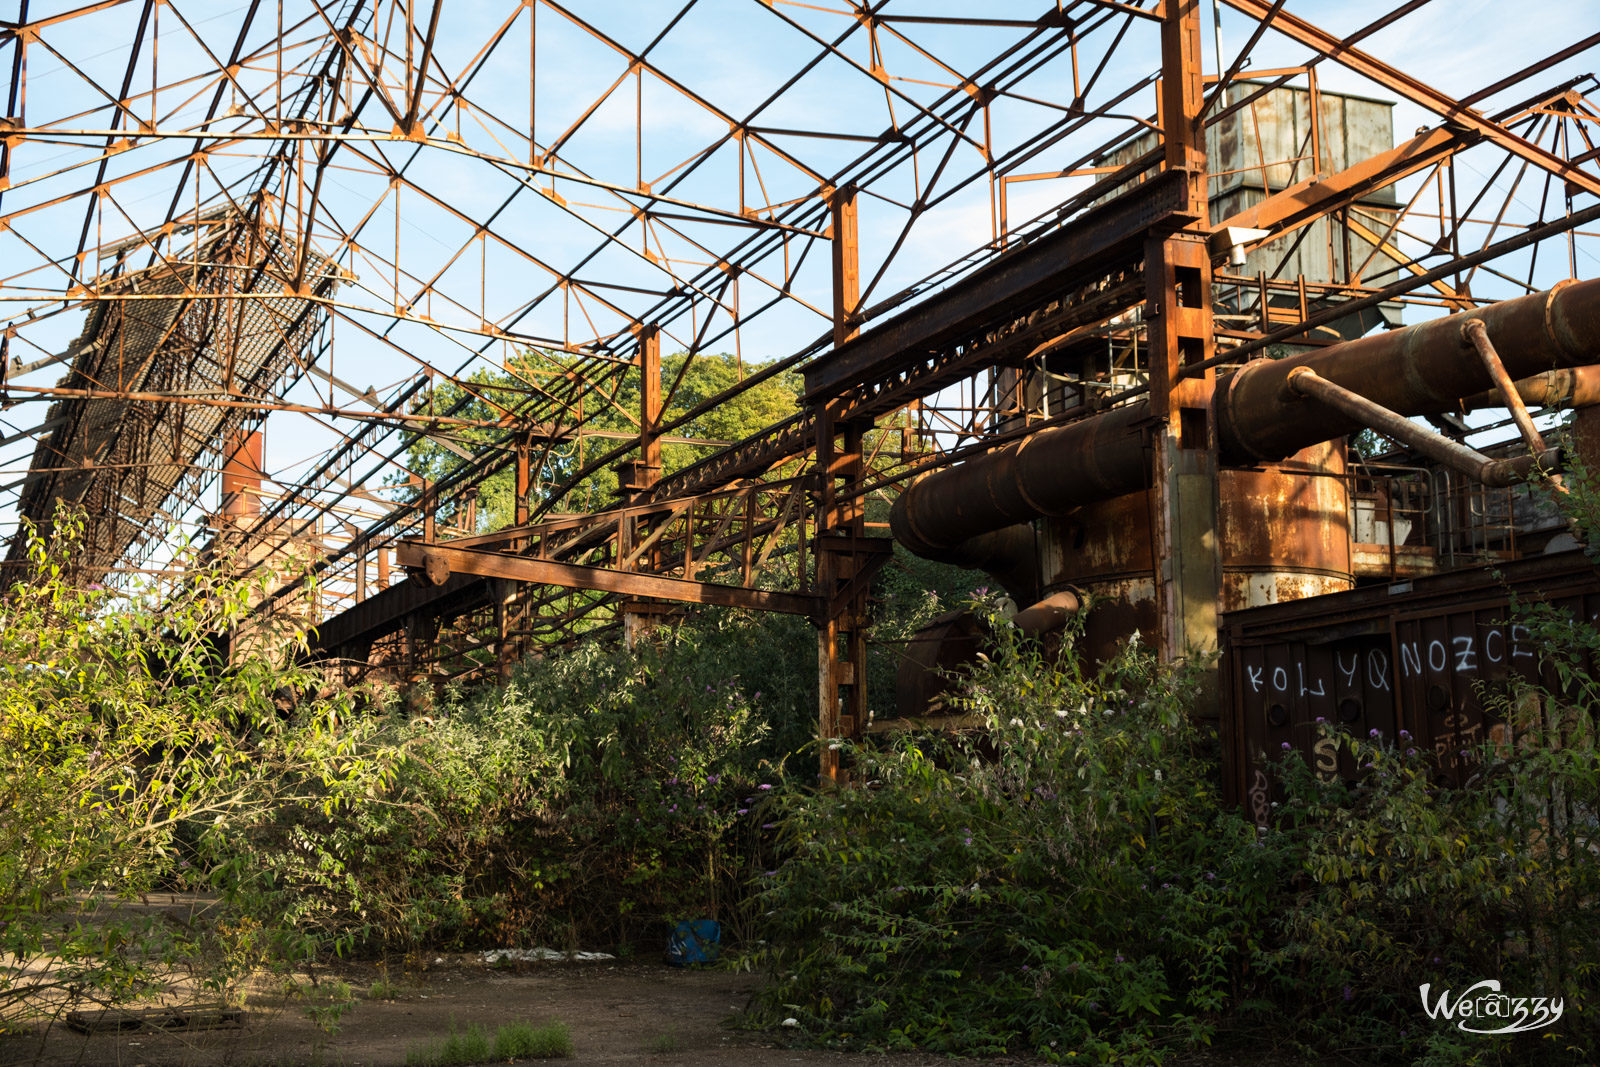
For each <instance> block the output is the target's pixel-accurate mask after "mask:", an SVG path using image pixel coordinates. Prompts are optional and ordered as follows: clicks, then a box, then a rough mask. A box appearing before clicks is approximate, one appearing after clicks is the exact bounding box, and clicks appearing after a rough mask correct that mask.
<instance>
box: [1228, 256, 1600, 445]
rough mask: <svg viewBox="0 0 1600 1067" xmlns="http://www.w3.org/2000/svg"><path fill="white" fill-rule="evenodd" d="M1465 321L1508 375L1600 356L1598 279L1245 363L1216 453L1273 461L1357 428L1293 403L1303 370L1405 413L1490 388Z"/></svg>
mask: <svg viewBox="0 0 1600 1067" xmlns="http://www.w3.org/2000/svg"><path fill="white" fill-rule="evenodd" d="M1472 319H1481V320H1482V321H1483V325H1484V328H1485V330H1486V332H1487V336H1488V338H1489V339H1490V340H1491V341H1492V343H1493V344H1494V347H1495V348H1496V349H1497V350H1498V351H1499V353H1500V356H1501V359H1502V361H1503V363H1504V365H1505V369H1506V371H1507V372H1508V373H1509V374H1510V376H1511V377H1512V378H1513V379H1517V378H1527V377H1531V376H1533V375H1536V374H1540V373H1542V372H1544V371H1549V370H1556V369H1559V368H1562V367H1577V366H1582V365H1584V364H1588V363H1593V362H1595V357H1596V356H1597V355H1600V281H1595V280H1590V281H1582V282H1569V283H1566V284H1564V285H1560V286H1557V287H1556V288H1554V289H1551V290H1549V291H1548V292H1543V293H1531V294H1529V295H1528V296H1521V297H1517V298H1516V299H1514V300H1505V301H1502V302H1500V303H1498V304H1490V305H1489V306H1487V307H1483V308H1479V309H1477V310H1476V311H1470V312H1464V313H1462V314H1459V315H1449V316H1446V317H1443V318H1438V319H1432V320H1430V321H1428V322H1423V323H1419V324H1418V325H1416V326H1408V327H1406V328H1405V329H1401V330H1391V331H1388V332H1386V333H1380V334H1375V335H1373V336H1371V337H1363V338H1360V339H1359V340H1355V341H1346V342H1345V343H1343V344H1339V345H1331V346H1329V347H1327V348H1324V349H1321V350H1319V351H1315V352H1307V353H1304V354H1301V355H1298V356H1291V357H1289V358H1287V359H1277V360H1271V359H1263V360H1257V361H1255V362H1254V363H1250V364H1247V365H1245V366H1243V367H1241V368H1239V370H1237V371H1235V372H1234V373H1233V374H1231V375H1229V376H1228V377H1227V378H1226V379H1224V380H1223V381H1222V382H1219V383H1218V386H1217V391H1216V396H1215V400H1214V402H1213V408H1214V411H1215V415H1216V425H1217V443H1218V450H1219V458H1220V459H1221V461H1222V462H1223V463H1226V464H1239V465H1248V464H1253V463H1258V462H1261V461H1263V460H1265V461H1276V460H1279V459H1282V458H1283V457H1285V456H1288V455H1291V454H1293V453H1294V452H1297V451H1299V450H1300V449H1302V448H1305V447H1306V446H1307V445H1312V444H1316V443H1318V442H1319V441H1328V440H1332V439H1333V438H1335V437H1343V436H1345V435H1346V434H1349V433H1353V432H1354V431H1356V430H1360V429H1363V428H1364V427H1363V424H1362V423H1361V422H1360V421H1358V420H1357V419H1355V418H1353V417H1352V416H1350V415H1349V414H1348V413H1346V412H1343V411H1339V410H1336V409H1324V410H1323V411H1321V412H1318V413H1315V414H1312V413H1308V412H1305V411H1303V410H1300V411H1293V410H1291V406H1292V405H1294V403H1295V400H1294V397H1295V394H1294V393H1293V392H1292V391H1291V390H1290V389H1288V379H1289V375H1290V374H1292V373H1293V372H1294V371H1295V370H1297V369H1299V368H1300V367H1309V368H1310V369H1311V370H1314V371H1316V372H1317V374H1318V375H1319V376H1320V377H1323V378H1325V379H1327V380H1328V381H1330V382H1333V383H1334V384H1335V385H1341V386H1343V387H1344V388H1345V389H1348V390H1349V391H1351V392H1352V393H1355V394H1357V395H1359V396H1362V397H1365V398H1366V399H1368V400H1370V401H1372V402H1373V403H1375V404H1377V405H1378V406H1379V407H1384V408H1388V409H1389V410H1390V411H1394V412H1398V413H1400V414H1402V415H1405V416H1406V417H1408V418H1410V417H1414V416H1418V415H1438V414H1443V413H1444V412H1448V411H1454V410H1456V409H1457V408H1458V407H1459V406H1460V398H1462V397H1464V396H1474V395H1476V394H1478V393H1482V392H1484V391H1486V390H1489V389H1492V388H1493V387H1494V380H1493V378H1492V377H1491V376H1490V374H1489V371H1488V370H1487V369H1485V367H1484V366H1483V364H1482V362H1481V361H1480V360H1479V359H1478V357H1477V355H1476V353H1475V352H1474V351H1473V348H1472V343H1471V341H1470V340H1469V339H1468V338H1467V336H1466V335H1465V333H1464V332H1463V329H1464V327H1465V325H1466V323H1467V322H1468V321H1469V320H1472Z"/></svg>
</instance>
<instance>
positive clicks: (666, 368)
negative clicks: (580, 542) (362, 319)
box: [407, 352, 800, 530]
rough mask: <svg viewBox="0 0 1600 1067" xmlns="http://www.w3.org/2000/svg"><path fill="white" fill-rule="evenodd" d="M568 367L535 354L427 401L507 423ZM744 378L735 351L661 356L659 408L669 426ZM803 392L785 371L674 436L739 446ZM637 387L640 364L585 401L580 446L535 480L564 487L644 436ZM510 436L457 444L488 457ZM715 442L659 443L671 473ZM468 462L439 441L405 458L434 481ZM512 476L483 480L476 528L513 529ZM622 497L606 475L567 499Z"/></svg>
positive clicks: (586, 503)
mask: <svg viewBox="0 0 1600 1067" xmlns="http://www.w3.org/2000/svg"><path fill="white" fill-rule="evenodd" d="M571 365H572V364H571V361H570V360H567V359H565V358H563V357H560V356H558V355H556V354H553V353H548V352H529V353H526V354H524V355H523V357H522V358H521V359H519V360H518V361H517V362H516V363H515V364H514V365H513V366H512V367H511V369H510V370H509V371H508V372H505V373H494V372H489V371H480V372H478V373H476V374H474V375H473V376H472V377H471V378H470V379H468V384H467V385H466V386H463V385H458V384H456V383H454V382H446V383H443V384H441V385H439V386H438V387H437V388H436V389H434V390H433V391H432V393H431V394H430V395H429V397H428V399H427V401H426V403H427V404H428V405H429V406H431V407H432V408H433V409H434V410H438V411H450V412H453V413H454V416H455V417H457V418H461V419H475V420H481V421H486V422H494V421H498V420H501V419H504V418H506V416H507V414H508V413H509V412H516V411H520V410H522V409H524V408H525V407H526V406H527V404H528V403H529V401H530V398H531V397H537V396H539V395H542V394H543V392H545V388H544V386H545V385H547V384H548V383H549V382H550V381H551V380H552V379H553V378H555V379H559V378H561V377H562V376H565V375H567V374H569V373H570V372H571ZM744 376H745V368H743V367H741V365H740V363H739V361H738V360H737V359H736V358H735V357H733V356H732V355H728V354H725V353H723V354H710V353H707V354H702V355H697V356H694V357H693V358H691V357H689V356H688V355H686V354H683V353H679V354H677V355H669V356H663V357H662V360H661V378H662V395H663V398H664V399H665V398H666V397H667V394H668V392H669V391H670V390H672V387H673V384H674V383H675V382H676V383H677V389H676V391H675V392H672V395H671V399H670V402H669V403H667V404H666V406H665V409H664V410H663V412H662V418H663V421H666V420H671V419H675V418H678V417H680V416H682V415H685V414H687V413H688V412H690V411H691V410H693V409H694V408H696V407H697V406H699V405H700V403H701V402H702V401H704V400H706V399H708V398H710V397H712V396H715V395H717V394H718V393H720V392H722V391H723V390H725V389H729V388H732V387H733V386H734V385H736V384H738V383H739V382H740V381H741V380H742V379H743V377H744ZM799 395H800V380H799V376H798V375H796V374H794V373H792V372H790V373H784V374H778V375H775V376H773V377H772V378H769V379H767V380H766V381H764V382H761V383H759V384H757V385H754V386H751V387H750V388H748V389H746V390H745V391H743V392H742V393H740V394H739V395H738V396H736V397H734V398H733V399H731V400H730V401H728V402H726V403H722V404H718V405H717V406H716V407H714V408H712V409H711V410H709V411H706V412H705V413H703V414H701V415H699V416H697V417H696V418H694V419H691V420H690V421H689V422H687V423H685V424H684V425H683V426H681V427H678V428H677V429H675V430H673V431H672V436H674V437H682V438H690V439H696V440H702V441H708V442H715V441H738V440H741V439H742V438H745V437H748V436H749V435H751V434H753V433H755V432H756V431H757V430H761V429H764V428H765V427H767V426H770V425H771V424H773V423H775V422H779V421H781V420H782V419H784V418H786V417H788V416H789V415H792V414H794V412H795V410H796V409H797V399H796V398H797V397H798V396H799ZM639 408H640V381H639V371H638V370H637V368H634V369H630V370H628V371H627V372H626V373H625V374H624V375H623V376H622V380H621V381H620V382H619V383H618V384H617V386H616V388H615V390H614V395H611V394H606V395H603V394H602V391H601V390H595V391H593V392H591V393H590V394H589V395H588V396H587V397H586V398H585V408H584V411H583V416H582V418H583V427H582V430H583V433H584V434H585V435H586V436H584V438H583V439H582V440H581V441H580V440H576V439H574V440H572V441H569V442H566V443H564V444H558V445H552V446H551V448H550V450H549V452H548V453H547V454H546V455H545V458H544V461H543V464H542V466H541V467H540V469H539V470H538V472H537V476H538V478H539V480H540V482H541V483H542V484H545V485H556V484H559V483H561V482H564V481H565V480H567V479H568V478H569V477H571V476H572V475H573V474H575V473H576V472H577V471H578V470H580V469H581V468H582V467H583V466H584V464H585V463H586V462H588V461H590V460H592V459H594V458H595V457H596V456H598V455H600V454H601V453H604V452H608V451H610V450H611V449H613V448H615V447H616V446H617V445H618V444H619V443H621V442H620V438H621V437H622V436H623V435H633V434H637V433H638V432H639ZM505 436H506V431H505V430H504V429H501V428H499V427H487V426H486V427H467V428H465V429H463V430H461V431H460V432H459V433H457V434H454V435H453V437H454V440H455V443H456V444H457V445H458V446H465V447H466V448H467V449H468V450H469V451H474V452H476V451H481V450H483V449H485V448H489V447H493V446H497V445H500V444H501V443H502V442H503V440H504V438H505ZM713 448H714V446H713V445H709V444H706V445H696V444H687V443H683V442H668V443H665V444H663V445H662V448H661V461H662V467H663V469H664V470H665V471H666V472H669V473H670V472H672V471H675V470H678V469H680V468H682V467H686V466H688V465H689V464H691V463H693V462H695V461H696V460H699V459H700V458H702V457H703V456H705V455H707V454H708V453H710V452H711V451H712V450H713ZM460 462H461V459H460V456H459V454H458V453H457V452H454V451H451V450H450V449H449V448H447V447H446V446H445V445H443V444H441V443H440V441H439V440H438V439H437V438H433V437H419V438H418V439H417V441H416V442H415V444H413V445H412V447H411V449H410V450H409V452H408V458H407V466H408V467H409V468H410V469H411V470H413V471H416V472H417V473H418V474H420V475H421V476H422V477H425V478H427V479H428V480H430V481H438V480H440V479H441V478H444V477H445V476H447V475H448V474H449V473H450V472H451V471H452V470H454V469H455V468H456V467H457V466H458V465H459V464H460ZM514 478H515V474H514V472H513V471H512V470H511V469H504V470H500V471H498V472H496V473H495V474H493V475H490V476H489V477H488V478H486V479H484V480H483V481H482V482H481V483H480V486H479V511H478V522H479V525H480V526H481V527H482V528H483V529H488V530H492V529H498V528H500V527H503V526H509V525H510V524H511V521H512V515H513V508H514V503H515V502H514V500H513V493H514ZM616 493H617V475H616V473H615V472H614V471H613V470H611V469H609V468H606V469H603V470H600V471H596V472H595V473H593V474H591V475H590V476H588V477H587V478H586V479H584V481H583V483H582V484H581V485H580V486H579V487H578V489H577V490H576V491H575V493H574V494H573V495H572V496H571V497H570V498H569V505H570V507H572V508H583V509H588V510H593V509H598V508H603V507H606V506H607V505H609V504H611V503H613V502H614V499H615V497H616Z"/></svg>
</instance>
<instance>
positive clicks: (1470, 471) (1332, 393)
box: [1289, 367, 1560, 488]
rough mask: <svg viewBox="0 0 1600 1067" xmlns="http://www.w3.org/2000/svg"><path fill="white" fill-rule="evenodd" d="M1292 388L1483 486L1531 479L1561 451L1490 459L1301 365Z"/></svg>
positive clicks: (1541, 450)
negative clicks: (1530, 475) (1529, 476)
mask: <svg viewBox="0 0 1600 1067" xmlns="http://www.w3.org/2000/svg"><path fill="white" fill-rule="evenodd" d="M1508 384H1509V380H1508ZM1289 386H1290V388H1292V389H1294V391H1295V392H1297V393H1299V394H1300V395H1301V396H1309V397H1314V398H1316V399H1317V400H1320V401H1322V403H1324V404H1326V405H1328V406H1329V407H1332V408H1336V409H1338V410H1339V411H1342V412H1344V413H1345V414H1346V415H1349V416H1350V417H1351V418H1353V419H1358V420H1360V422H1361V424H1362V425H1363V426H1370V427H1372V428H1373V429H1374V430H1377V431H1378V432H1379V433H1381V434H1383V435H1384V436H1385V437H1388V438H1389V439H1391V440H1394V441H1401V442H1404V443H1405V444H1408V445H1410V446H1411V447H1412V448H1414V449H1416V450H1417V451H1418V452H1420V453H1422V454H1423V455H1425V456H1427V457H1429V458H1430V459H1433V460H1435V461H1436V462H1438V463H1440V464H1442V465H1444V466H1446V467H1449V468H1450V469H1451V470H1454V471H1460V472H1461V473H1462V474H1465V475H1466V476H1467V477H1469V478H1471V479H1472V480H1473V481H1476V482H1481V483H1482V484H1484V485H1490V486H1495V487H1497V488H1500V487H1504V486H1508V485H1511V484H1512V483H1513V482H1517V481H1520V480H1521V479H1523V478H1526V477H1527V476H1528V472H1529V471H1531V470H1532V469H1533V468H1534V466H1535V465H1538V466H1545V467H1549V466H1554V465H1555V463H1556V462H1557V461H1558V460H1559V458H1560V453H1559V452H1550V451H1547V450H1546V449H1545V448H1544V442H1543V441H1542V440H1541V441H1540V442H1539V448H1538V451H1537V452H1535V453H1534V454H1532V455H1528V456H1520V457H1518V458H1515V459H1491V458H1490V457H1488V456H1486V455H1484V454H1483V453H1482V452H1479V451H1477V450H1476V449H1472V448H1468V447H1467V446H1466V445H1464V444H1462V443H1461V442H1459V441H1452V440H1450V438H1448V437H1446V436H1444V435H1443V434H1439V433H1434V432H1433V431H1432V430H1430V429H1428V428H1427V427H1425V426H1418V425H1417V424H1416V423H1414V422H1412V421H1411V420H1410V419H1408V418H1406V417H1405V416H1404V415H1401V414H1399V413H1397V412H1393V411H1390V410H1389V409H1388V408H1384V407H1379V406H1378V405H1377V404H1374V403H1373V402H1372V401H1370V400H1368V399H1367V398H1366V397H1364V396H1358V395H1357V394H1355V393H1352V392H1351V391H1350V390H1348V389H1346V388H1344V387H1343V386H1341V385H1335V384H1333V383H1332V382H1330V381H1328V379H1326V378H1324V377H1322V376H1321V375H1319V374H1318V373H1317V372H1316V371H1314V370H1312V369H1311V368H1310V367H1296V368H1295V369H1294V370H1293V371H1292V372H1291V373H1290V375H1289Z"/></svg>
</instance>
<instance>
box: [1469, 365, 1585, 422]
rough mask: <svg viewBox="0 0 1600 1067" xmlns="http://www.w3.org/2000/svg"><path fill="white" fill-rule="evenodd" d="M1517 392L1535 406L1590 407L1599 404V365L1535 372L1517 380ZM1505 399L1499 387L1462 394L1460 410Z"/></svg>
mask: <svg viewBox="0 0 1600 1067" xmlns="http://www.w3.org/2000/svg"><path fill="white" fill-rule="evenodd" d="M1516 387H1517V395H1518V396H1519V397H1521V398H1522V402H1523V403H1524V404H1527V405H1528V406H1529V407H1536V408H1589V407H1594V406H1595V405H1596V404H1600V364H1590V365H1589V366H1586V367H1570V368H1565V369H1562V370H1549V371H1545V372H1544V373H1543V374H1535V375H1534V376H1533V377H1531V378H1524V379H1522V380H1521V381H1519V382H1517V383H1516ZM1505 406H1506V402H1505V398H1504V397H1503V396H1501V395H1500V391H1499V390H1498V389H1489V390H1486V391H1484V392H1482V393H1478V394H1477V395H1476V396H1469V397H1463V398H1462V400H1461V406H1460V409H1459V410H1461V411H1477V410H1478V409H1479V408H1503V407H1505Z"/></svg>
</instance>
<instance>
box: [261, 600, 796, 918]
mask: <svg viewBox="0 0 1600 1067" xmlns="http://www.w3.org/2000/svg"><path fill="white" fill-rule="evenodd" d="M797 639H800V640H802V641H803V640H806V639H809V640H810V642H812V646H811V647H814V641H815V638H814V637H813V636H811V633H810V630H809V627H808V626H807V625H806V624H805V623H804V622H801V621H798V620H792V619H785V618H773V617H763V618H755V619H752V618H748V617H744V616H741V615H738V614H736V613H728V612H707V613H705V614H703V615H702V616H700V617H698V618H697V619H696V621H694V622H692V623H690V624H686V625H684V626H683V627H681V628H679V629H678V630H676V631H673V632H670V633H666V634H664V635H663V638H662V641H661V643H660V645H659V646H656V647H645V648H642V649H641V650H640V652H639V653H638V654H633V653H629V652H626V651H624V650H617V649H604V648H600V647H598V646H596V645H589V646H585V647H582V648H579V649H577V650H575V651H573V652H571V653H569V654H564V655H559V656H554V655H553V656H551V657H549V658H546V659H534V660H530V661H528V662H527V663H524V664H523V665H522V666H521V667H520V668H519V669H518V670H517V672H516V673H515V675H514V676H513V678H512V680H511V682H510V683H509V684H508V685H507V686H506V687H504V688H500V689H489V690H481V691H477V692H472V693H463V692H456V693H453V694H448V695H447V696H446V698H445V699H444V700H443V701H442V705H441V707H440V708H439V709H438V710H437V712H436V713H435V714H434V715H432V716H427V717H418V718H415V719H412V720H409V721H402V720H400V719H398V718H393V719H391V720H390V721H389V724H388V726H387V727H386V729H388V730H389V731H391V732H392V733H391V743H392V744H393V745H394V747H395V749H396V750H397V751H401V752H403V753H404V757H403V759H402V760H401V761H400V762H399V763H398V764H397V765H396V768H395V773H394V776H393V778H392V779H391V781H390V782H389V786H388V788H387V790H386V791H385V792H384V793H383V795H382V796H381V797H380V798H378V799H379V800H380V801H381V802H379V803H369V804H361V805H353V806H348V805H340V806H335V807H331V808H329V807H318V806H308V805H298V806H283V807H280V808H277V809H274V810H272V811H265V812H262V814H261V817H260V818H258V819H257V820H256V821H255V822H253V823H252V824H251V825H250V826H249V827H247V828H245V832H243V833H242V834H240V835H238V837H237V841H238V842H239V844H238V845H237V846H235V847H236V848H237V849H239V850H241V851H239V853H238V855H237V856H236V860H237V862H238V864H239V867H240V869H241V870H243V869H244V867H245V865H246V864H247V863H248V866H249V868H250V869H251V870H254V871H258V872H260V874H259V877H258V880H257V885H256V889H255V890H254V892H255V894H256V895H257V898H258V899H259V900H261V901H262V902H264V905H265V906H266V907H268V908H269V910H273V911H286V912H289V913H291V914H292V915H293V916H294V921H295V923H296V924H297V926H298V927H299V928H300V929H302V930H310V931H318V932H319V933H320V936H325V937H327V936H338V937H350V938H353V939H355V940H358V941H360V942H362V943H365V944H369V945H373V946H391V947H402V948H413V947H417V946H423V945H427V946H430V947H442V946H446V945H485V946H492V947H500V946H506V945H536V944H542V945H552V944H553V945H555V946H557V947H577V946H579V945H582V946H584V947H593V946H597V945H604V946H617V945H621V946H629V945H633V944H638V943H641V942H644V943H660V942H661V941H662V939H663V938H664V936H665V929H666V922H667V920H669V919H675V918H691V917H717V916H718V915H719V912H729V911H732V910H734V909H733V904H734V902H735V901H736V899H737V898H738V897H739V896H740V886H741V885H742V883H743V881H744V879H745V878H746V876H747V874H748V870H747V866H746V865H747V863H748V862H750V860H749V856H750V855H751V854H752V851H753V850H754V849H755V848H756V847H757V845H758V842H759V838H760V833H761V831H760V829H759V824H758V823H757V822H756V820H755V817H754V816H753V815H752V814H751V807H752V801H755V800H756V799H758V798H760V797H762V796H764V795H766V794H767V793H769V792H771V791H773V789H774V787H775V786H776V785H777V784H778V779H777V778H776V777H775V766H776V764H777V762H778V761H779V760H780V758H781V756H782V755H783V754H784V753H786V752H789V751H792V750H794V749H795V748H798V747H800V746H802V745H804V744H805V743H806V742H807V741H808V740H809V737H810V730H811V728H810V725H809V723H810V719H811V708H812V707H813V703H814V696H812V695H810V694H812V693H814V692H815V690H814V689H809V690H808V686H807V679H806V678H805V676H804V675H803V674H802V673H800V672H801V671H802V670H803V669H804V668H805V667H808V666H809V665H810V664H811V663H813V662H814V659H813V658H812V657H814V653H810V654H804V653H802V655H801V656H800V657H799V660H798V662H797V661H796V660H795V658H794V657H793V656H792V651H793V650H794V649H795V645H796V640H797ZM801 648H802V649H804V648H805V646H804V645H802V646H801Z"/></svg>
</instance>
